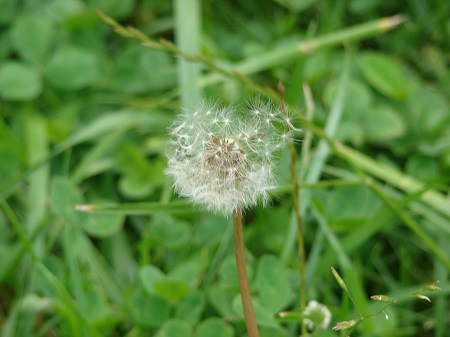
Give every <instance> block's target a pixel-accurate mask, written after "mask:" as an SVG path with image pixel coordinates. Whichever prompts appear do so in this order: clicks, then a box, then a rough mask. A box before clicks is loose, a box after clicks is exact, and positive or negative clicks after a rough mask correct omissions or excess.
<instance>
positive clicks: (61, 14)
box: [44, 0, 84, 23]
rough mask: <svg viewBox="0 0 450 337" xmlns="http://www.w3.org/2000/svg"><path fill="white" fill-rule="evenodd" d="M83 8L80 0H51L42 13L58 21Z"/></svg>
mask: <svg viewBox="0 0 450 337" xmlns="http://www.w3.org/2000/svg"><path fill="white" fill-rule="evenodd" d="M83 8H84V3H82V2H81V1H80V0H53V1H51V2H50V3H49V4H48V5H47V6H46V7H45V10H44V15H46V17H48V18H49V19H51V20H53V21H55V22H57V23H60V22H63V21H64V20H66V19H67V18H69V17H71V16H73V15H75V14H77V13H79V12H81V11H82V10H83Z"/></svg>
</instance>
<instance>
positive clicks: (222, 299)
mask: <svg viewBox="0 0 450 337" xmlns="http://www.w3.org/2000/svg"><path fill="white" fill-rule="evenodd" d="M235 294H236V291H235V290H234V289H233V288H229V287H225V286H212V287H210V288H209V289H208V294H207V295H208V301H209V302H210V303H211V305H212V306H213V307H214V309H215V310H217V311H218V312H219V313H220V314H221V315H222V316H223V317H227V316H233V315H235V312H234V310H233V306H232V301H231V298H233V296H235Z"/></svg>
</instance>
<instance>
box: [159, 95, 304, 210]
mask: <svg viewBox="0 0 450 337" xmlns="http://www.w3.org/2000/svg"><path fill="white" fill-rule="evenodd" d="M295 131H297V129H295V128H294V126H293V125H292V123H291V121H290V119H289V118H288V117H287V116H285V115H283V113H282V111H281V110H280V109H279V108H277V107H275V106H274V105H273V104H271V103H264V102H262V101H257V102H255V103H253V104H251V105H250V106H249V108H248V110H247V111H245V112H238V111H236V109H235V108H232V107H225V108H223V107H219V106H218V105H217V104H206V103H204V104H203V105H201V106H200V107H199V108H198V109H196V110H187V111H185V112H183V113H181V114H180V115H179V116H178V118H177V119H176V120H175V122H174V123H173V125H172V126H171V127H170V136H171V140H170V145H171V149H170V151H169V154H168V168H167V170H166V174H168V175H169V176H171V177H172V179H173V186H174V189H175V190H176V191H177V192H178V194H180V195H181V196H184V197H187V198H189V199H190V200H191V201H192V202H193V203H194V204H198V205H200V206H202V207H203V208H205V209H206V210H209V211H213V212H222V213H224V214H226V215H229V214H231V213H232V212H234V211H236V210H237V209H241V210H242V209H247V208H249V207H252V206H255V205H256V204H257V203H258V202H261V203H262V204H263V205H266V204H267V203H268V201H269V192H270V191H271V190H273V189H274V188H275V187H276V184H275V178H274V172H273V171H274V168H275V162H274V159H275V156H276V153H277V152H278V151H279V150H280V149H281V148H282V147H283V146H284V145H285V144H286V143H287V142H288V141H290V140H291V139H292V137H293V133H294V132H295Z"/></svg>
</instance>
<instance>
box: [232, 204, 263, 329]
mask: <svg viewBox="0 0 450 337" xmlns="http://www.w3.org/2000/svg"><path fill="white" fill-rule="evenodd" d="M233 222H234V250H235V252H236V266H237V272H238V279H239V288H240V290H241V299H242V307H243V308H244V316H245V325H246V326H247V332H248V335H249V337H259V332H258V326H257V325H256V319H255V312H254V310H253V304H252V297H251V295H250V286H249V284H248V277H247V270H246V269H245V255H244V251H245V248H244V236H243V230H242V227H243V223H242V210H241V209H240V208H237V209H236V210H235V211H234V213H233Z"/></svg>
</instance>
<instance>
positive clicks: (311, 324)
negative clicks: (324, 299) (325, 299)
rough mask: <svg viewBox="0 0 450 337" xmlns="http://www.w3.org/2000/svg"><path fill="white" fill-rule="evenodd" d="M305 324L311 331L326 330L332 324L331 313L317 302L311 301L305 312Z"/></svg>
mask: <svg viewBox="0 0 450 337" xmlns="http://www.w3.org/2000/svg"><path fill="white" fill-rule="evenodd" d="M303 315H304V317H305V318H304V319H303V324H305V325H306V326H307V327H308V329H309V330H314V329H326V328H327V327H328V325H329V324H330V322H331V312H330V310H328V308H327V307H326V306H325V305H323V304H321V303H319V302H317V301H314V300H313V301H309V302H308V305H307V306H306V308H305V310H304V311H303Z"/></svg>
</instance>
